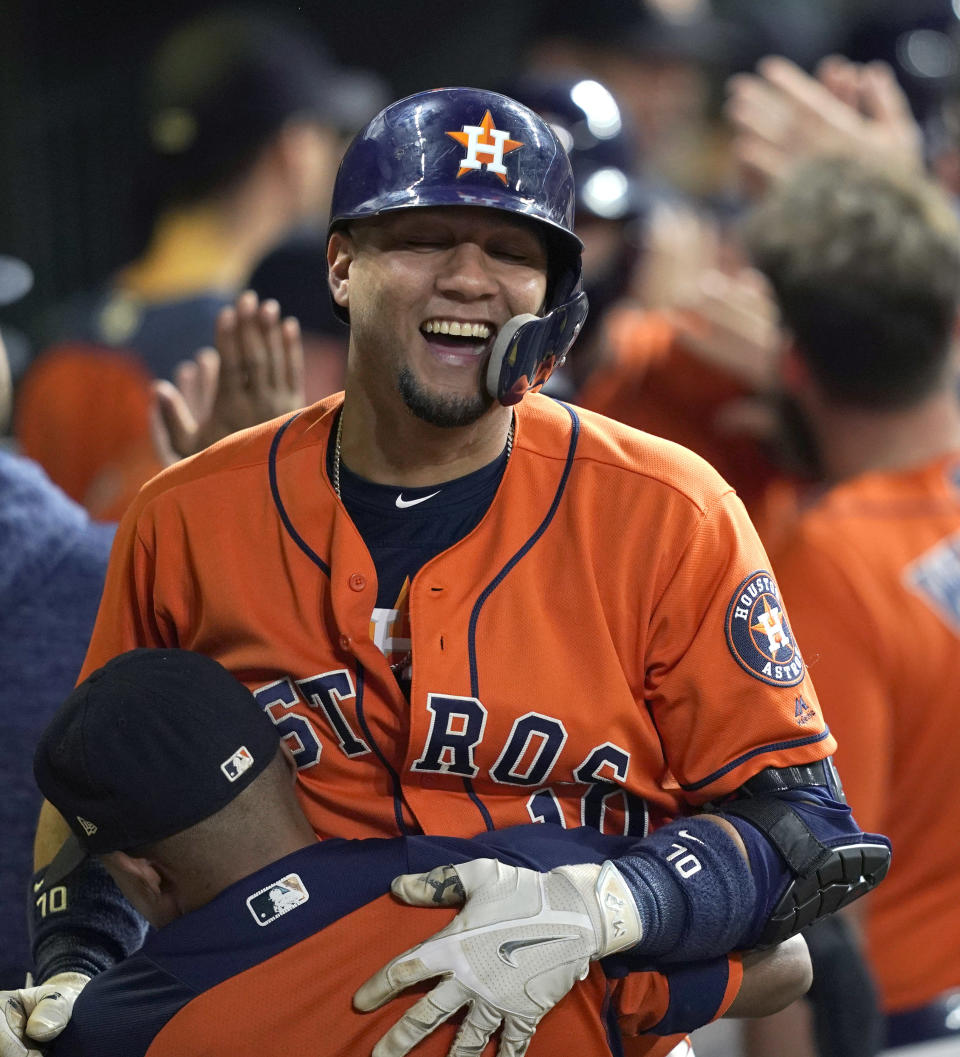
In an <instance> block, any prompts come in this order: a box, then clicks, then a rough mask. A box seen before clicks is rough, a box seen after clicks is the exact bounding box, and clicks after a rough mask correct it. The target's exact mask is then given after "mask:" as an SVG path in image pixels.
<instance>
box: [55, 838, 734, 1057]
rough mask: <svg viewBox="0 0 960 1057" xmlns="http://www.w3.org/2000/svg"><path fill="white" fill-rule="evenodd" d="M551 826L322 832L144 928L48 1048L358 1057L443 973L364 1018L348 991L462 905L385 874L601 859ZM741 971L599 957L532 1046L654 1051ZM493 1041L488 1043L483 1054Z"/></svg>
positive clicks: (152, 1054)
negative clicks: (470, 835) (634, 969)
mask: <svg viewBox="0 0 960 1057" xmlns="http://www.w3.org/2000/svg"><path fill="white" fill-rule="evenodd" d="M530 830H534V831H539V832H533V833H531V832H529V831H530ZM554 830H555V827H548V826H536V827H529V826H528V827H526V831H527V832H519V833H518V832H517V831H506V832H504V833H498V834H494V835H491V838H490V841H483V842H481V841H467V842H464V841H451V840H448V839H442V840H441V839H438V838H424V837H415V838H412V839H411V840H409V841H402V840H392V841H376V842H360V841H347V842H342V841H327V842H323V843H321V844H315V845H312V846H310V847H307V848H304V849H301V850H300V851H297V852H294V853H292V854H290V855H287V856H285V857H284V858H283V859H280V860H279V861H277V862H275V863H273V864H272V865H270V866H267V867H264V868H263V869H261V870H259V871H258V872H257V873H255V874H252V875H251V876H249V877H247V878H245V879H244V880H242V881H239V882H237V883H236V884H233V885H231V886H230V887H229V888H227V889H226V890H225V891H224V892H222V893H221V894H220V895H218V896H217V897H216V898H215V899H214V900H213V901H212V902H210V903H208V904H206V905H205V906H203V907H201V908H200V909H199V910H196V911H194V912H192V913H190V914H188V915H186V916H185V917H183V918H180V919H178V920H176V921H174V922H173V923H172V924H170V925H167V926H166V927H165V928H163V929H160V930H159V932H156V933H154V934H151V935H150V936H149V937H148V938H147V940H146V942H145V944H144V947H143V949H142V951H139V952H137V953H136V954H134V955H133V956H132V957H131V958H129V959H127V960H126V961H124V962H121V963H120V964H119V965H116V966H114V967H113V968H111V969H110V970H109V971H107V972H105V973H102V974H100V975H98V976H97V977H95V978H94V980H93V981H92V982H91V983H90V984H89V985H88V987H87V988H85V989H84V992H83V994H82V995H81V997H80V999H79V1000H78V1002H77V1004H76V1006H75V1007H74V1013H73V1017H72V1018H71V1020H70V1023H69V1024H68V1026H67V1028H66V1030H65V1031H64V1033H63V1035H62V1036H61V1037H60V1039H59V1040H57V1043H56V1044H55V1045H54V1047H53V1050H52V1053H53V1055H54V1057H60V1055H61V1054H62V1055H63V1057H87V1055H92V1054H98V1055H99V1054H108V1055H109V1057H188V1055H200V1054H204V1055H206V1054H211V1055H212V1054H230V1055H231V1057H263V1055H265V1054H278V1055H280V1057H294V1055H298V1054H315V1055H322V1057H364V1055H366V1054H369V1053H370V1052H371V1051H372V1049H373V1047H374V1045H375V1043H376V1042H377V1040H378V1039H379V1038H380V1037H381V1036H382V1035H384V1034H386V1032H387V1031H388V1030H389V1029H390V1028H391V1027H392V1026H393V1025H394V1024H395V1023H396V1021H397V1020H398V1019H399V1018H400V1016H401V1015H402V1014H403V1013H404V1012H405V1011H406V1010H407V1009H409V1007H410V1006H412V1005H413V1003H414V1002H415V1001H417V1000H418V999H419V998H421V997H422V996H423V994H424V993H425V992H427V991H429V990H430V989H431V987H432V986H434V985H435V983H436V981H431V982H426V983H423V984H420V985H418V986H416V987H411V988H409V989H408V990H407V991H405V992H403V993H402V994H401V995H399V996H398V997H397V998H395V999H394V1000H392V1001H390V1002H388V1003H387V1004H386V1005H385V1006H383V1007H381V1008H380V1009H378V1010H374V1011H371V1012H368V1013H360V1012H358V1011H357V1010H355V1009H354V1008H353V1005H352V997H353V994H354V992H355V991H356V990H357V988H358V987H359V986H360V985H361V984H362V983H363V982H364V980H366V979H367V978H368V977H369V976H371V975H372V974H373V973H374V972H375V971H377V970H378V969H380V968H381V967H382V965H383V964H384V963H385V962H386V961H388V960H389V959H390V958H391V957H393V956H395V955H398V954H400V953H402V952H403V951H404V950H406V949H408V948H410V947H412V946H414V945H415V944H417V943H420V942H422V941H423V940H425V939H427V938H428V937H429V936H431V935H432V934H433V933H434V932H436V931H438V930H439V929H440V928H442V927H443V926H445V925H446V924H448V923H449V921H450V920H451V919H452V917H453V915H454V914H455V912H456V911H455V910H452V909H448V908H443V907H442V908H436V909H432V908H430V909H427V908H422V907H408V906H402V905H400V904H398V903H397V902H396V900H394V899H392V898H391V897H390V896H389V895H388V894H383V893H385V892H387V891H388V890H389V885H390V881H391V879H392V878H393V877H395V876H396V875H397V874H400V873H408V872H412V873H420V872H423V871H425V870H427V869H430V868H432V867H433V866H436V865H440V864H442V863H446V862H453V863H457V862H463V861H465V860H467V859H471V858H476V857H478V856H484V855H496V856H497V857H498V858H499V859H501V860H502V861H506V862H512V863H515V864H516V865H518V866H525V867H527V868H533V869H550V868H552V867H553V866H556V865H558V864H561V863H566V862H569V861H576V862H584V861H589V862H600V861H602V860H603V858H604V856H605V855H606V854H607V852H606V851H605V849H604V848H603V842H604V838H600V837H599V836H597V835H596V834H594V835H593V839H592V840H591V838H590V836H589V831H584V830H582V829H581V830H579V831H577V832H574V833H570V834H565V835H564V836H563V837H557V836H555V835H554V832H552V831H554ZM629 844H630V842H629V841H624V840H622V839H621V840H619V841H614V846H623V845H626V846H629ZM742 979H743V969H742V965H741V963H740V959H739V957H737V956H731V957H730V958H729V959H727V960H725V959H715V960H714V961H712V962H709V963H701V964H693V965H689V966H677V967H674V968H672V969H670V970H669V971H667V972H665V973H658V972H644V973H632V974H631V975H630V976H628V977H626V978H623V979H608V978H607V977H606V976H605V975H604V972H603V969H602V963H599V962H595V963H593V965H591V967H590V972H589V974H588V975H587V977H586V978H585V979H584V980H583V981H582V982H580V983H578V984H576V985H575V986H574V988H573V990H572V991H571V992H570V993H569V994H568V995H567V996H566V997H565V998H564V999H563V1001H562V1002H561V1003H560V1004H559V1005H558V1006H557V1008H556V1009H553V1010H551V1011H550V1012H549V1013H547V1015H546V1016H545V1017H544V1019H543V1021H542V1022H541V1023H540V1025H539V1027H538V1028H537V1031H536V1033H535V1034H534V1036H533V1041H532V1042H531V1044H530V1050H529V1053H530V1054H531V1057H534V1055H536V1054H540V1055H551V1054H553V1055H556V1054H568V1053H572V1052H575V1053H577V1054H578V1055H581V1057H612V1055H613V1054H618V1053H623V1052H627V1053H634V1052H637V1053H643V1054H645V1055H646V1057H660V1055H662V1054H665V1053H667V1052H668V1051H669V1050H670V1049H671V1048H672V1047H673V1046H674V1045H675V1044H676V1042H677V1040H678V1038H680V1037H682V1036H678V1035H672V1036H664V1037H656V1036H653V1035H647V1036H645V1037H640V1036H637V1035H636V1034H635V1033H637V1032H641V1031H644V1030H647V1029H657V1028H658V1027H660V1026H661V1025H665V1024H671V1023H672V1024H674V1025H675V1024H676V1023H677V1022H678V1020H679V1021H680V1022H685V1023H686V1024H688V1025H689V1027H690V1028H693V1027H697V1026H699V1025H700V1024H701V1023H703V1022H704V1021H706V1020H709V1019H712V1018H715V1017H718V1016H720V1015H721V1014H722V1013H723V1012H725V1011H726V1010H727V1008H728V1007H729V1005H730V1003H731V1002H732V1001H733V999H734V997H735V996H736V994H737V992H738V991H739V988H740V984H741V981H742ZM460 1019H461V1016H459V1015H455V1016H454V1017H453V1018H452V1019H451V1021H450V1022H449V1023H448V1024H444V1025H441V1026H440V1027H438V1028H437V1029H436V1030H435V1031H434V1032H432V1033H431V1034H430V1035H429V1036H427V1038H425V1039H424V1040H423V1041H422V1042H420V1043H418V1045H417V1046H416V1049H415V1051H414V1052H415V1053H416V1054H417V1055H418V1057H420V1055H422V1057H440V1055H442V1054H446V1053H447V1052H448V1050H449V1049H450V1046H451V1043H452V1042H453V1037H454V1034H455V1030H456V1024H457V1023H458V1021H459V1020H460ZM673 1030H675V1028H674V1029H673ZM638 1047H639V1049H638ZM495 1048H496V1043H495V1042H494V1043H490V1044H488V1046H487V1047H486V1048H485V1049H484V1053H485V1054H491V1053H493V1051H494V1049H495Z"/></svg>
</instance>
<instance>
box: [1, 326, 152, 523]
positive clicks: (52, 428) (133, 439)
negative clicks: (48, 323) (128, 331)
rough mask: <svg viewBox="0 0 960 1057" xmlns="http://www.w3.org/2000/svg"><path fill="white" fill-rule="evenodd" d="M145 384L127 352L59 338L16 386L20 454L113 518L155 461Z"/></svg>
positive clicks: (142, 370) (99, 514)
mask: <svg viewBox="0 0 960 1057" xmlns="http://www.w3.org/2000/svg"><path fill="white" fill-rule="evenodd" d="M150 384H151V377H150V373H149V371H148V370H147V369H146V367H145V366H144V364H143V362H142V361H141V360H140V359H139V357H137V356H135V355H134V354H133V353H130V352H128V351H126V350H118V349H110V348H105V347H103V346H100V345H94V344H86V343H83V342H64V343H62V344H60V345H55V346H53V347H52V348H50V349H48V350H47V351H46V352H44V354H43V355H42V356H41V357H40V358H39V359H38V360H37V361H36V363H35V364H34V365H33V366H32V367H31V368H30V370H29V371H28V372H27V375H26V377H25V378H24V380H23V383H22V384H21V386H20V388H19V390H18V392H17V408H16V422H15V427H16V434H17V439H18V441H19V442H20V447H21V449H22V451H23V453H24V455H27V456H29V457H30V458H31V459H34V460H35V461H36V462H38V463H40V465H41V466H42V467H43V468H44V470H46V472H47V475H48V476H49V477H50V479H51V480H52V481H53V482H54V484H56V485H58V486H59V487H60V488H62V489H63V490H64V491H65V492H66V493H67V495H69V496H70V497H71V498H72V499H75V500H76V501H77V502H78V503H82V504H83V505H84V506H85V507H87V509H88V510H90V512H91V513H92V514H93V516H94V517H96V518H98V519H100V520H103V521H107V520H115V519H116V518H119V517H120V515H121V514H122V513H123V511H124V510H125V509H126V507H127V505H128V504H129V501H130V500H131V499H132V498H133V496H134V495H136V492H137V489H138V488H139V487H140V485H141V484H143V482H144V481H146V480H149V478H150V477H151V476H152V475H153V474H155V473H157V472H158V471H159V470H160V469H161V466H160V464H159V462H158V461H157V459H156V457H155V456H153V448H152V445H151V442H150V431H149V418H150V401H151V398H152V397H151V390H150Z"/></svg>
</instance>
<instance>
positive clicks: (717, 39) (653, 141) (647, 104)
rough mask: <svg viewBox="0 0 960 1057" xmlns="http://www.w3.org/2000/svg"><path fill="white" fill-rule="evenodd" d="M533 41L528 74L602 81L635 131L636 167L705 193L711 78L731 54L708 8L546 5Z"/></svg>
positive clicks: (618, 2) (625, 0) (601, 2)
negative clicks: (560, 74)
mask: <svg viewBox="0 0 960 1057" xmlns="http://www.w3.org/2000/svg"><path fill="white" fill-rule="evenodd" d="M532 39H533V42H534V43H533V44H532V45H531V47H530V48H529V49H528V52H527V56H526V65H527V67H528V68H529V69H530V71H531V72H533V73H537V74H543V75H545V76H556V75H557V74H558V73H562V74H564V75H579V76H580V77H581V78H583V77H593V78H596V79H597V80H599V81H602V82H603V83H604V84H605V85H606V86H607V87H608V88H609V89H610V91H611V92H612V93H613V95H614V97H615V98H616V99H617V101H618V103H619V104H620V107H621V108H622V110H623V111H624V112H625V114H626V115H627V117H628V120H629V122H630V124H631V125H632V126H633V127H634V128H635V129H636V131H637V134H638V150H639V151H642V154H638V156H637V164H638V165H644V166H645V167H646V168H647V170H648V171H649V172H650V174H651V176H652V177H653V178H654V179H655V180H656V181H658V182H659V183H661V184H663V185H664V186H666V187H672V188H679V189H681V190H683V191H686V192H692V193H700V192H701V191H702V190H703V189H704V186H705V183H708V182H709V180H710V177H709V176H708V175H707V173H706V172H705V166H706V168H707V169H709V168H710V165H709V163H708V162H707V161H706V159H707V156H708V154H709V153H710V151H711V150H712V148H713V142H712V137H711V135H710V134H709V127H710V121H709V101H710V94H711V79H712V78H713V77H714V76H715V74H716V73H717V72H718V71H719V70H723V69H724V68H725V63H726V61H727V59H728V57H729V55H728V40H727V36H726V32H725V26H724V25H723V23H721V22H720V21H718V20H717V19H716V18H714V17H713V14H712V12H711V10H710V7H709V4H706V3H700V4H684V5H671V4H665V3H660V2H652V0H641V2H637V0H596V2H595V3H592V4H590V5H589V6H582V5H572V4H566V5H562V6H561V5H558V4H553V3H547V4H545V5H543V10H542V12H541V14H540V18H539V21H538V24H537V26H536V29H535V32H534V34H533V37H532Z"/></svg>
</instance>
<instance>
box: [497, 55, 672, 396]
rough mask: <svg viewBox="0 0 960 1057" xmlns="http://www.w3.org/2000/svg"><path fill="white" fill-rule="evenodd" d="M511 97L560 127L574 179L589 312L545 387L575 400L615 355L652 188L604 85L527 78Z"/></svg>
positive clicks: (576, 227) (519, 82)
mask: <svg viewBox="0 0 960 1057" xmlns="http://www.w3.org/2000/svg"><path fill="white" fill-rule="evenodd" d="M506 94H507V95H509V96H512V97H513V98H514V99H516V100H518V101H519V102H521V103H523V104H524V105H525V106H528V107H530V109H531V110H534V111H536V112H537V113H538V114H539V115H540V116H541V117H542V118H543V119H544V120H545V121H547V122H548V123H549V125H550V126H551V128H553V129H554V131H555V132H556V133H557V136H558V137H559V138H560V141H561V142H562V143H563V145H564V147H565V148H566V151H567V154H568V156H569V158H570V165H571V167H572V169H573V177H574V180H575V182H576V193H577V201H576V214H575V218H574V231H575V232H576V234H577V236H578V237H579V238H580V240H581V241H582V242H583V255H582V259H583V287H584V290H585V291H586V294H587V297H588V298H589V300H590V314H589V315H588V316H587V320H586V322H585V323H584V325H583V329H582V330H581V331H580V334H579V336H578V338H577V344H576V347H575V348H574V350H573V352H572V353H571V355H570V356H569V357H568V358H567V361H566V362H565V363H564V365H563V366H562V367H560V368H559V369H558V370H556V371H555V372H554V373H553V374H552V375H551V377H550V378H549V379H548V382H547V392H549V393H551V394H552V395H555V396H558V397H561V398H563V399H572V400H576V399H577V394H578V393H579V391H580V390H581V389H582V388H583V386H584V385H585V384H586V382H587V380H588V378H589V377H590V375H591V374H592V373H593V372H594V370H596V369H597V367H598V366H600V365H601V364H603V363H605V362H606V361H607V360H608V359H609V358H610V355H611V353H610V349H609V343H610V336H609V334H608V333H607V324H608V322H609V314H610V312H611V310H612V309H614V308H616V307H617V306H618V305H620V304H621V302H622V301H623V299H624V298H625V297H627V296H628V295H630V293H631V291H632V287H633V285H634V283H635V280H636V272H637V269H638V266H639V263H640V258H641V244H642V240H643V229H644V222H645V219H646V214H647V211H648V209H649V208H650V205H651V203H652V197H651V191H650V188H649V187H648V186H647V185H646V184H645V182H644V178H643V172H642V169H641V168H640V167H639V166H638V164H637V157H638V152H637V151H638V149H637V145H636V137H635V135H634V134H633V132H632V130H631V128H630V127H629V119H628V118H627V117H626V115H624V114H623V113H622V112H621V110H620V107H619V106H618V104H617V101H616V100H615V99H614V97H613V95H612V94H611V93H610V91H609V90H608V89H607V88H606V87H605V86H604V85H603V84H601V83H600V82H599V81H596V80H593V79H592V78H584V77H579V78H569V77H546V76H543V75H538V74H529V75H526V76H524V77H521V78H519V79H517V80H516V81H514V82H513V83H512V84H510V85H508V86H507V88H506Z"/></svg>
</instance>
